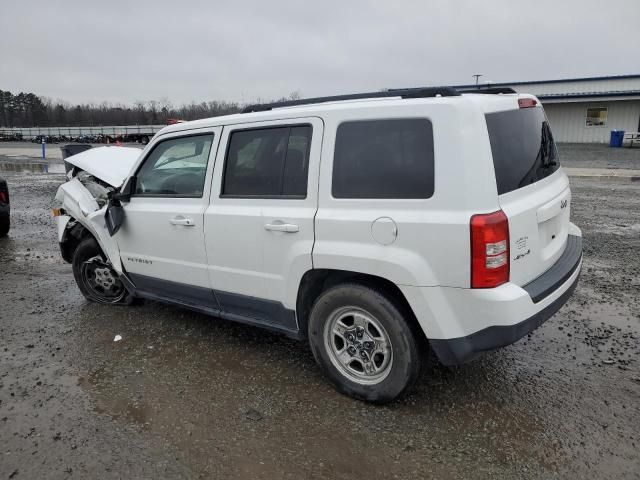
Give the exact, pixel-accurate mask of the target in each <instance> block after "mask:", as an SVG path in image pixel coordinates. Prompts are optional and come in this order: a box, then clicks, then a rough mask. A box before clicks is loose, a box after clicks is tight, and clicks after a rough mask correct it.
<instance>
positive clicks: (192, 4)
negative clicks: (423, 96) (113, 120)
mask: <svg viewBox="0 0 640 480" xmlns="http://www.w3.org/2000/svg"><path fill="white" fill-rule="evenodd" d="M639 21H640V1H638V0H628V1H625V0H617V1H616V2H609V1H604V0H603V1H589V0H576V1H563V0H553V1H546V0H545V1H533V0H532V1H519V0H500V1H492V0H483V1H471V0H468V1H447V0H436V1H433V0H423V1H400V0H398V1H394V0H386V1H350V0H342V1H334V0H318V1H310V0H309V1H304V0H300V1H280V0H278V1H276V0H265V1H259V0H252V1H240V0H227V1H214V0H209V1H204V0H203V1H189V0H170V1H169V0H149V1H147V0H145V1H140V0H136V1H133V0H127V1H120V0H103V1H88V0H66V1H50V0H42V1H32V0H2V5H1V7H0V38H1V40H2V42H1V43H2V48H1V49H0V89H2V90H10V91H12V92H14V93H17V92H19V91H31V92H34V93H37V94H39V95H43V96H47V97H51V98H53V99H63V100H66V101H69V102H72V103H73V102H102V101H109V102H119V103H133V102H134V101H136V100H151V99H156V100H158V99H161V98H168V99H169V100H170V101H171V102H173V103H174V104H180V103H182V102H190V101H191V100H196V101H201V100H214V99H220V100H235V101H245V102H249V101H252V100H256V99H258V98H262V99H270V98H275V97H280V96H284V95H288V94H289V93H290V92H293V91H298V92H300V93H301V94H302V95H303V96H316V95H328V94H338V93H349V92H356V91H368V90H379V89H381V88H385V87H405V86H423V85H444V84H450V85H451V84H462V83H472V82H473V81H474V80H473V78H472V76H471V75H472V74H474V73H481V74H483V77H482V80H483V81H486V80H492V81H494V82H502V81H516V80H535V79H550V78H566V77H581V76H601V75H617V74H629V73H640V62H639V60H638V58H637V52H635V53H634V52H633V50H634V49H635V50H637V48H638V45H640V26H639V23H638V22H639Z"/></svg>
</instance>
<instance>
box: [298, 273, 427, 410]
mask: <svg viewBox="0 0 640 480" xmlns="http://www.w3.org/2000/svg"><path fill="white" fill-rule="evenodd" d="M407 320H408V319H406V318H405V317H404V315H403V314H402V313H401V309H399V308H398V307H397V306H396V304H395V302H394V301H393V300H392V299H390V298H389V297H387V296H385V295H383V294H381V293H379V292H377V291H376V290H374V289H372V288H369V287H367V286H364V285H359V284H343V285H338V286H336V287H333V288H331V289H329V290H327V291H325V292H323V293H322V294H321V295H320V297H319V298H318V300H317V301H316V303H315V304H314V306H313V308H312V310H311V315H310V318H309V340H310V343H311V348H312V350H313V354H314V356H315V358H316V361H317V362H318V363H319V364H320V366H321V367H322V368H323V369H324V370H325V372H326V374H327V376H328V377H329V379H330V380H331V381H332V382H333V383H334V384H335V386H336V388H337V389H338V390H339V391H340V392H342V393H345V394H347V395H350V396H352V397H355V398H359V399H362V400H367V401H371V402H380V403H382V402H388V401H390V400H393V399H394V398H396V397H397V396H398V395H400V394H401V393H402V392H404V391H405V390H406V389H407V388H408V387H410V386H411V385H412V384H413V382H414V381H415V380H416V378H417V376H418V373H419V371H420V353H419V350H418V344H417V340H416V335H415V334H414V332H413V329H412V328H411V327H410V325H409V324H408V323H407Z"/></svg>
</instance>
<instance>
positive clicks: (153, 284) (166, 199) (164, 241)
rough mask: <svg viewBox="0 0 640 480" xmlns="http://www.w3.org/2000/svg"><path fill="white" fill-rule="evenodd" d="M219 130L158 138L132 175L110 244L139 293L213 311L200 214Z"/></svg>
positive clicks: (203, 204) (203, 207)
mask: <svg viewBox="0 0 640 480" xmlns="http://www.w3.org/2000/svg"><path fill="white" fill-rule="evenodd" d="M221 130H222V129H221V128H220V127H217V128H208V129H199V130H197V131H189V133H188V134H187V133H186V132H179V133H173V134H169V135H166V136H164V135H163V136H161V137H160V138H159V139H158V140H157V141H156V142H155V144H154V145H153V147H152V148H151V149H150V150H149V153H148V155H147V156H146V157H145V159H144V160H143V161H142V163H141V164H140V166H139V168H138V170H137V172H136V174H135V189H134V193H133V195H132V197H131V200H130V202H128V203H126V204H125V205H124V210H125V221H124V223H123V225H122V227H121V228H120V230H119V231H118V233H117V234H116V235H115V239H116V241H117V243H118V247H119V249H120V256H121V259H122V265H123V267H124V269H125V271H126V272H127V273H128V274H129V277H130V278H131V280H132V281H133V283H134V284H135V285H136V287H137V288H138V289H139V290H140V291H142V292H143V293H148V294H151V295H152V296H157V297H159V298H165V299H171V300H174V301H180V302H182V303H186V304H197V305H202V306H210V307H213V308H217V303H216V301H215V297H214V295H213V292H212V291H211V286H210V282H209V275H208V272H207V256H206V252H205V245H204V211H205V209H206V206H207V205H208V203H209V193H210V188H209V186H210V184H211V175H212V172H213V162H214V159H215V152H216V148H217V144H218V140H219V135H220V132H221Z"/></svg>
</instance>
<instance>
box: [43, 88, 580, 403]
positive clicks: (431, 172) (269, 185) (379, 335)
mask: <svg viewBox="0 0 640 480" xmlns="http://www.w3.org/2000/svg"><path fill="white" fill-rule="evenodd" d="M68 162H69V163H70V164H72V165H73V168H72V169H71V171H70V172H69V174H68V177H69V181H68V182H67V183H65V184H63V185H62V186H61V187H60V189H59V192H58V195H57V200H58V201H59V202H60V207H61V208H58V209H55V215H57V217H58V232H59V241H60V245H61V250H62V255H63V258H64V259H65V260H67V261H68V262H71V263H72V264H73V272H74V275H75V278H76V281H77V283H78V286H79V287H80V290H81V291H82V293H83V294H84V295H85V296H86V297H87V298H88V299H89V300H93V301H96V302H102V303H112V304H130V303H131V302H132V301H134V299H135V298H148V299H153V300H159V301H163V302H171V303H174V304H177V305H181V306H184V307H186V308H190V309H194V310H197V311H200V312H204V313H207V314H210V315H213V316H215V317H220V318H223V319H228V320H235V321H238V322H243V323H247V324H251V325H256V326H260V327H264V328H267V329H270V330H275V331H278V332H283V333H285V334H286V335H289V336H292V337H296V338H300V339H308V340H309V343H310V344H311V348H312V350H313V353H314V355H315V358H316V360H317V361H318V363H319V364H320V366H321V367H322V368H323V369H324V371H325V372H326V374H327V376H328V377H329V379H330V380H331V381H332V382H333V383H334V384H335V385H336V387H337V388H338V390H340V391H341V392H344V393H346V394H349V395H352V396H354V397H357V398H360V399H365V400H369V401H377V402H383V401H388V400H391V399H393V398H395V397H396V396H398V395H399V394H400V393H402V392H403V391H405V390H406V389H407V387H409V386H410V385H411V384H412V382H413V381H414V380H415V379H416V377H417V375H418V372H419V367H420V363H421V358H422V357H423V353H424V352H425V351H426V350H427V349H428V346H429V345H430V347H431V348H432V349H433V351H434V352H435V354H436V355H437V357H438V358H439V360H440V361H441V362H442V363H444V364H445V365H453V364H459V363H463V362H467V361H469V360H471V359H473V358H474V357H476V356H477V355H478V354H479V353H480V352H483V351H486V350H490V349H494V348H497V347H502V346H505V345H508V344H510V343H513V342H515V341H516V340H518V339H519V338H521V337H523V336H524V335H526V334H527V333H529V332H531V331H532V330H533V329H535V328H536V327H538V326H539V325H540V324H541V323H543V322H544V321H545V320H547V319H548V318H549V317H551V316H552V315H553V314H554V313H555V312H556V311H557V310H558V309H559V308H560V307H561V306H562V305H563V304H564V303H565V302H566V301H567V298H568V297H569V295H571V293H572V291H573V289H574V287H575V285H576V283H577V280H578V274H579V272H580V267H581V262H582V242H581V233H580V230H579V229H578V228H577V227H576V226H575V225H573V224H572V223H571V222H570V221H569V211H570V202H571V192H570V190H569V181H568V179H567V176H566V175H565V174H564V172H563V171H562V169H561V168H560V166H559V164H558V154H557V151H556V146H555V144H554V141H553V136H552V134H551V130H550V128H549V124H548V122H547V120H546V117H545V113H544V110H543V108H542V106H541V105H540V104H539V102H538V100H537V99H536V98H535V97H533V96H531V95H522V94H515V93H513V92H511V93H510V92H508V91H505V90H499V91H496V90H495V89H494V90H482V91H480V92H469V93H461V92H459V91H456V90H454V89H452V88H448V87H441V88H426V89H408V90H397V91H389V92H375V93H371V94H357V95H347V96H340V97H325V98H314V99H308V100H298V101H291V102H284V103H277V104H268V105H255V106H252V107H248V108H247V109H246V110H245V111H244V112H243V113H241V114H237V115H229V116H224V117H217V118H210V119H206V120H198V121H192V122H186V123H180V124H176V125H171V126H168V127H166V128H164V129H163V130H162V131H160V132H159V133H158V134H157V135H155V137H154V138H153V139H152V141H151V142H150V143H149V145H148V146H147V147H146V148H145V149H144V150H143V151H142V153H140V150H136V149H131V148H124V147H103V148H96V149H93V150H89V151H87V152H83V153H80V154H78V155H75V156H73V157H71V158H69V159H68Z"/></svg>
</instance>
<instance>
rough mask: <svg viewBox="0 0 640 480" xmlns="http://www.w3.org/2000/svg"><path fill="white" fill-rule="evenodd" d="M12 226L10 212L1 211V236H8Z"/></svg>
mask: <svg viewBox="0 0 640 480" xmlns="http://www.w3.org/2000/svg"><path fill="white" fill-rule="evenodd" d="M10 228H11V218H10V216H9V212H6V213H5V212H0V238H1V237H6V236H7V234H8V233H9V229H10Z"/></svg>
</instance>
